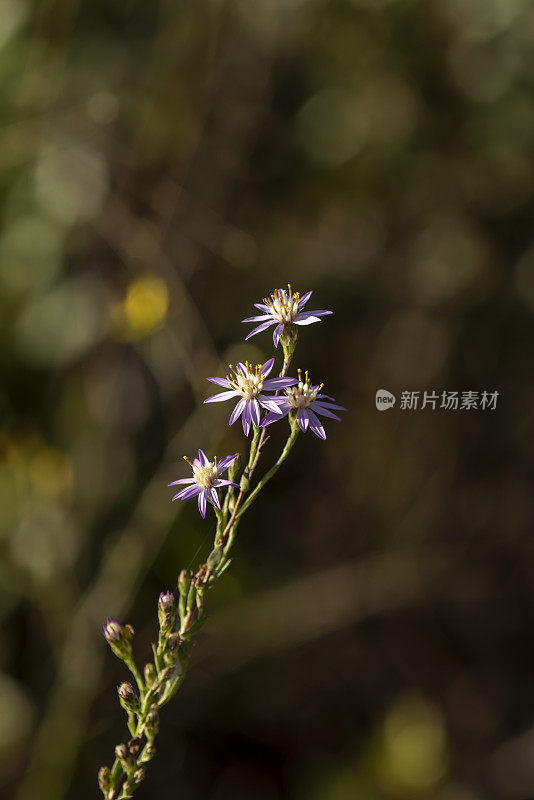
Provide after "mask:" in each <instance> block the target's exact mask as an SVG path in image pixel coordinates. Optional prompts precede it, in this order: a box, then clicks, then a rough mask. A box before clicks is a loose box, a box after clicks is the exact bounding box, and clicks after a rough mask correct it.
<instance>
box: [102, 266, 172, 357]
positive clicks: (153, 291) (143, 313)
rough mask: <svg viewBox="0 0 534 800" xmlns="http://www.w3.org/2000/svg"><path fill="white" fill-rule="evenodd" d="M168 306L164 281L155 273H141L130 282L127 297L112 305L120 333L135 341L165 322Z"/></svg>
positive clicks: (124, 337) (128, 339) (117, 332)
mask: <svg viewBox="0 0 534 800" xmlns="http://www.w3.org/2000/svg"><path fill="white" fill-rule="evenodd" d="M168 307H169V290H168V288H167V284H166V283H165V281H164V280H163V279H162V278H160V277H158V276H156V275H150V274H144V275H139V276H138V277H136V278H134V280H133V281H132V282H131V284H130V285H129V287H128V290H127V292H126V297H125V299H124V301H123V302H121V303H118V304H116V305H115V306H114V307H113V309H112V320H113V323H114V326H115V333H116V335H117V337H118V338H120V339H126V340H127V341H133V340H135V339H141V338H143V336H147V335H148V334H150V333H152V332H153V331H155V330H156V329H157V328H159V327H160V325H161V324H162V323H163V321H164V320H165V316H166V314H167V309H168Z"/></svg>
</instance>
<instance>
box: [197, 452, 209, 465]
mask: <svg viewBox="0 0 534 800" xmlns="http://www.w3.org/2000/svg"><path fill="white" fill-rule="evenodd" d="M198 460H199V461H200V464H201V465H202V466H203V467H207V466H208V464H209V463H210V460H209V458H208V457H207V455H206V453H205V452H204V450H199V451H198Z"/></svg>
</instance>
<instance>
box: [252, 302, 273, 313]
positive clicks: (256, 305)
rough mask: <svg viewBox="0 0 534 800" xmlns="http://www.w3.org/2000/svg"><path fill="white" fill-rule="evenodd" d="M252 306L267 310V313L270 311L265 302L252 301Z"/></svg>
mask: <svg viewBox="0 0 534 800" xmlns="http://www.w3.org/2000/svg"><path fill="white" fill-rule="evenodd" d="M254 308H259V309H260V311H267V312H268V313H270V310H271V309H270V308H269V306H266V305H265V303H254Z"/></svg>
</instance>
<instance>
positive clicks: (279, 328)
mask: <svg viewBox="0 0 534 800" xmlns="http://www.w3.org/2000/svg"><path fill="white" fill-rule="evenodd" d="M283 330H284V325H283V323H280V324H279V325H277V326H276V328H275V329H274V331H273V342H274V346H275V347H278V342H279V341H280V337H281V335H282V333H283Z"/></svg>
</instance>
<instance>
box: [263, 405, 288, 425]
mask: <svg viewBox="0 0 534 800" xmlns="http://www.w3.org/2000/svg"><path fill="white" fill-rule="evenodd" d="M288 414H289V406H288V407H287V410H283V411H282V413H281V414H273V413H272V412H271V411H269V413H268V414H266V415H265V416H264V418H263V419H262V421H261V422H260V428H264V427H265V426H266V425H271V424H272V423H273V422H278V420H279V419H284V417H287V415H288Z"/></svg>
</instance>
